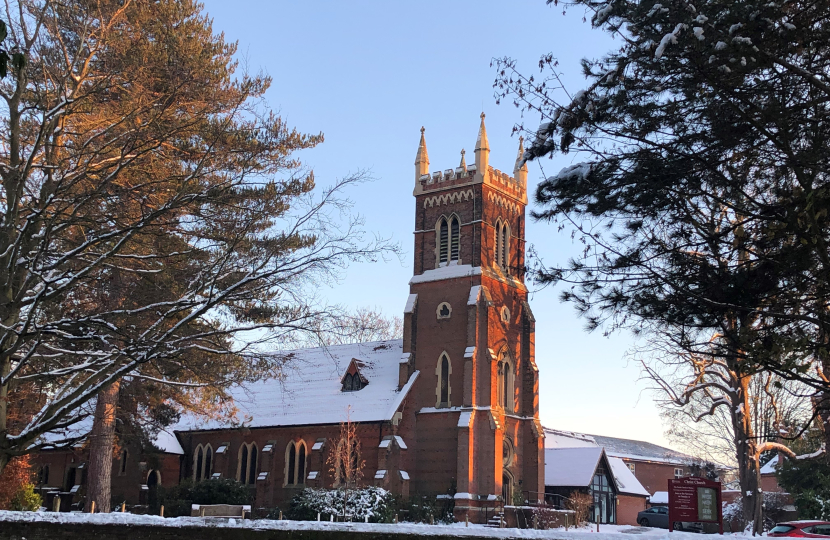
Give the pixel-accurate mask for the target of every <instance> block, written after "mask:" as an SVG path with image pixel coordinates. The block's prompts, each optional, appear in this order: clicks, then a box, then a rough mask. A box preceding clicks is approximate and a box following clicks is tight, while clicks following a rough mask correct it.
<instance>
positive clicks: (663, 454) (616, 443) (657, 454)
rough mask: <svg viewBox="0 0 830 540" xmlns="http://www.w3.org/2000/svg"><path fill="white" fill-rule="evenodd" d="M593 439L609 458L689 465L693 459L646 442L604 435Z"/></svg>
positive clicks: (595, 436)
mask: <svg viewBox="0 0 830 540" xmlns="http://www.w3.org/2000/svg"><path fill="white" fill-rule="evenodd" d="M591 437H593V439H594V440H595V441H596V442H597V444H598V445H600V446H602V447H603V448H605V452H606V453H607V454H608V455H609V456H614V457H619V458H628V459H641V460H644V461H664V462H666V463H687V462H688V461H689V460H690V459H692V457H691V456H689V455H688V454H684V453H682V452H678V451H676V450H672V449H671V448H666V447H665V446H660V445H658V444H654V443H650V442H646V441H635V440H633V439H619V438H617V437H605V436H603V435H591Z"/></svg>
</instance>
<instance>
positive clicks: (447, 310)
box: [435, 302, 452, 319]
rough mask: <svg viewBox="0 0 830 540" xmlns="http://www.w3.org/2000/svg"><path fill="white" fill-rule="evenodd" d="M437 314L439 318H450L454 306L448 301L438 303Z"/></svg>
mask: <svg viewBox="0 0 830 540" xmlns="http://www.w3.org/2000/svg"><path fill="white" fill-rule="evenodd" d="M435 314H436V315H437V316H438V318H439V319H449V318H450V316H452V306H451V305H449V303H447V302H441V303H440V304H438V309H436V310H435Z"/></svg>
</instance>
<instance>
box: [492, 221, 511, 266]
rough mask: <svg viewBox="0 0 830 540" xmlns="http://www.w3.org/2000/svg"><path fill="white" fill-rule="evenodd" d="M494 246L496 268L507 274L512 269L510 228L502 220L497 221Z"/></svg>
mask: <svg viewBox="0 0 830 540" xmlns="http://www.w3.org/2000/svg"><path fill="white" fill-rule="evenodd" d="M494 245H495V250H496V252H495V257H494V260H495V263H496V266H498V267H499V268H501V269H502V270H504V271H505V272H507V271H508V269H509V268H510V227H508V225H507V223H506V222H504V221H502V220H501V219H499V220H497V221H496V241H495V244H494Z"/></svg>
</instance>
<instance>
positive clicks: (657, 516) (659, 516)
mask: <svg viewBox="0 0 830 540" xmlns="http://www.w3.org/2000/svg"><path fill="white" fill-rule="evenodd" d="M637 523H639V524H640V526H641V527H657V528H659V529H668V528H669V509H668V507H666V506H652V507H651V508H649V509H648V510H643V511H642V512H639V513H638V514H637ZM673 528H674V530H676V531H694V532H700V531H702V530H703V526H702V525H701V524H700V523H693V522H687V521H682V522H681V521H677V522H675V524H674V527H673Z"/></svg>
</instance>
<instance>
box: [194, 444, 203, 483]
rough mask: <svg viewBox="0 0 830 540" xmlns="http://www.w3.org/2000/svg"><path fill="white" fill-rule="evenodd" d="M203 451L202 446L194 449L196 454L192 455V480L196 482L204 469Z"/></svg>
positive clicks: (200, 477)
mask: <svg viewBox="0 0 830 540" xmlns="http://www.w3.org/2000/svg"><path fill="white" fill-rule="evenodd" d="M204 466H205V462H204V450H203V449H202V445H201V444H200V445H199V446H197V447H196V452H195V454H194V455H193V479H194V480H196V481H197V482H198V481H199V480H201V479H202V470H203V469H204Z"/></svg>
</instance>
